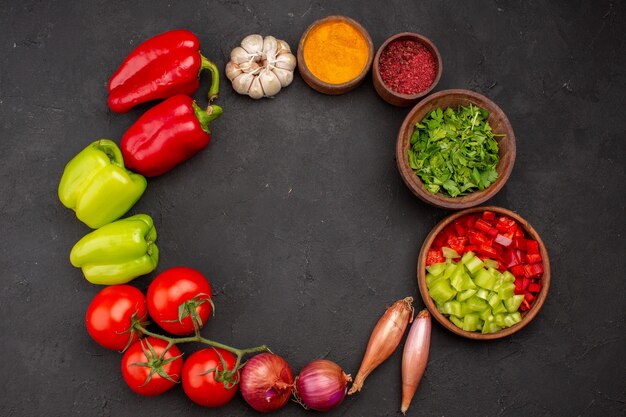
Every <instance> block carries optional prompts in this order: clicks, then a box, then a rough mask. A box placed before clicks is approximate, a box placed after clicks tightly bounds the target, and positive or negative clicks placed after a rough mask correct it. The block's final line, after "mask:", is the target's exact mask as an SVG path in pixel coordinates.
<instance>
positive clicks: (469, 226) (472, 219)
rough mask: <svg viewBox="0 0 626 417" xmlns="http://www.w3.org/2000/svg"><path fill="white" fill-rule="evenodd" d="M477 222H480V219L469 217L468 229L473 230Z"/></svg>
mask: <svg viewBox="0 0 626 417" xmlns="http://www.w3.org/2000/svg"><path fill="white" fill-rule="evenodd" d="M476 220H478V217H476V216H467V223H465V224H466V225H467V228H468V229H473V228H474V224H475V223H476Z"/></svg>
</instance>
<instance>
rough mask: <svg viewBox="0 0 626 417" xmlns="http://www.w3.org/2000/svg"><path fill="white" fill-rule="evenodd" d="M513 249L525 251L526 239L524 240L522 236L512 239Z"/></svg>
mask: <svg viewBox="0 0 626 417" xmlns="http://www.w3.org/2000/svg"><path fill="white" fill-rule="evenodd" d="M513 247H514V248H515V249H520V250H526V239H524V237H523V236H522V237H519V236H515V237H514V238H513Z"/></svg>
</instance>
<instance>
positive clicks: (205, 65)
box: [200, 54, 220, 103]
mask: <svg viewBox="0 0 626 417" xmlns="http://www.w3.org/2000/svg"><path fill="white" fill-rule="evenodd" d="M200 58H201V59H202V63H201V64H200V71H202V70H205V69H206V70H209V71H211V88H209V103H211V102H212V101H213V100H215V99H216V98H217V95H218V93H219V91H220V72H219V70H218V69H217V65H215V64H214V63H213V61H211V60H210V59H208V58H207V57H205V56H204V55H202V54H200Z"/></svg>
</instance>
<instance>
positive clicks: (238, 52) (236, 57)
mask: <svg viewBox="0 0 626 417" xmlns="http://www.w3.org/2000/svg"><path fill="white" fill-rule="evenodd" d="M230 60H231V61H233V62H234V63H235V64H241V63H242V62H246V61H250V54H248V53H247V52H246V50H245V49H243V48H242V47H241V46H238V47H236V48H235V49H233V50H232V51H231V52H230Z"/></svg>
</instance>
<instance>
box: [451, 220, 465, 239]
mask: <svg viewBox="0 0 626 417" xmlns="http://www.w3.org/2000/svg"><path fill="white" fill-rule="evenodd" d="M454 230H455V231H456V234H457V235H459V236H465V235H466V234H467V226H466V225H464V224H463V223H461V222H460V221H458V220H457V221H455V222H454Z"/></svg>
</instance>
